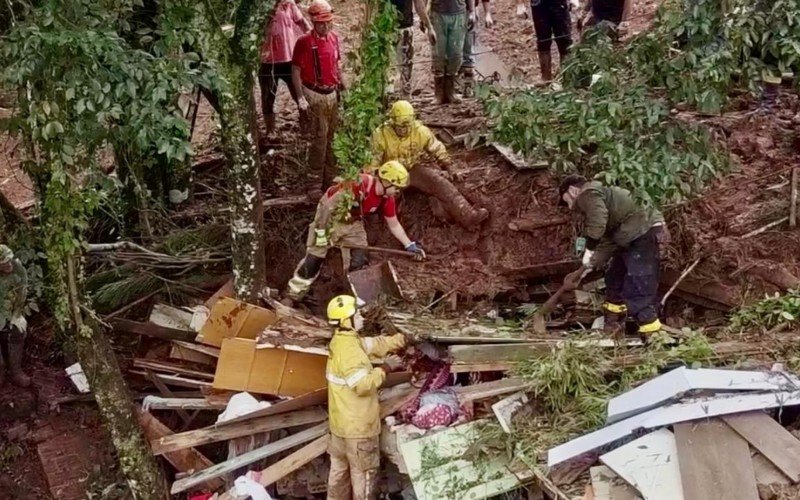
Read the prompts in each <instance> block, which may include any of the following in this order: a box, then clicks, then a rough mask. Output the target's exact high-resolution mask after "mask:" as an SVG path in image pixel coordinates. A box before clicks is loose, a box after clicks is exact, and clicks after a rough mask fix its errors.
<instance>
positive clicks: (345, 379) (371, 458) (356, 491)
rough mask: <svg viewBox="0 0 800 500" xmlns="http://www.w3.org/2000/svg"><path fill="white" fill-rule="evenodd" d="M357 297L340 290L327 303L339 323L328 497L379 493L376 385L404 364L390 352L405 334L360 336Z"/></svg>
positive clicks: (330, 375)
mask: <svg viewBox="0 0 800 500" xmlns="http://www.w3.org/2000/svg"><path fill="white" fill-rule="evenodd" d="M359 305H360V304H359V301H358V299H356V297H353V296H352V295H339V296H337V297H334V298H333V299H332V300H331V301H330V302H329V303H328V311H327V313H328V322H329V323H330V324H331V325H333V326H334V327H335V329H334V333H333V338H332V339H331V343H330V345H329V346H328V350H329V354H328V364H327V367H326V369H325V378H326V379H327V380H328V421H329V422H330V431H331V439H330V443H329V445H328V454H330V457H331V468H330V473H329V475H328V500H350V499H351V498H352V499H353V500H367V499H373V498H376V496H377V495H376V494H377V492H376V484H375V479H376V477H377V474H378V467H379V465H380V448H379V443H378V438H379V436H380V433H381V418H380V404H379V402H378V389H379V388H380V387H381V385H383V382H384V380H386V374H387V372H388V371H396V370H397V369H399V368H400V367H401V366H402V365H401V362H400V360H399V359H396V357H391V356H389V357H387V354H389V353H391V352H396V351H399V350H401V349H403V348H404V347H405V345H406V339H405V337H404V336H403V335H402V334H396V335H391V336H388V335H382V336H379V337H360V336H359V334H358V332H359V330H360V329H361V327H362V326H363V324H364V320H363V318H362V317H361V313H360V312H359V310H358V306H359ZM376 358H378V359H379V358H384V366H385V367H386V368H373V367H372V362H371V359H376Z"/></svg>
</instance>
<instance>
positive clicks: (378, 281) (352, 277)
mask: <svg viewBox="0 0 800 500" xmlns="http://www.w3.org/2000/svg"><path fill="white" fill-rule="evenodd" d="M347 280H348V281H349V282H350V288H351V289H352V290H353V293H354V294H355V295H356V296H357V297H358V298H359V299H361V300H363V301H364V303H365V304H371V303H373V302H375V301H376V300H378V298H379V297H381V296H383V297H391V298H396V299H402V298H403V292H402V291H401V290H400V285H398V284H397V273H396V272H395V270H394V266H392V263H391V262H390V261H388V260H387V261H384V262H382V263H380V264H377V265H374V266H370V267H367V268H364V269H359V270H358V271H350V272H349V273H347Z"/></svg>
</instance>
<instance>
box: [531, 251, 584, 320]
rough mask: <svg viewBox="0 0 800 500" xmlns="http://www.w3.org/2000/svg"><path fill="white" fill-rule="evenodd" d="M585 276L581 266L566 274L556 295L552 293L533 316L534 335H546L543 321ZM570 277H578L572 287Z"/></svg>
mask: <svg viewBox="0 0 800 500" xmlns="http://www.w3.org/2000/svg"><path fill="white" fill-rule="evenodd" d="M586 274H588V273H587V272H586V269H585V268H584V267H583V266H581V267H580V269H578V270H577V271H574V272H573V273H570V274H568V275H567V277H566V278H564V283H563V284H562V285H561V287H559V289H558V290H556V293H554V294H553V295H552V296H551V297H550V298H549V299H547V302H545V303H544V304H542V307H540V308H539V310H538V311H536V313H535V314H534V315H533V332H534V333H536V334H537V335H543V334H546V333H547V325H546V324H545V321H544V318H545V316H547V315H548V314H550V312H551V311H552V310H553V309H555V308H556V306H557V305H558V302H559V301H560V300H561V296H562V295H563V294H564V292H568V291H571V290H574V289H575V288H577V287H578V285H579V284H580V280H582V279H583V278H584V277H585V276H586ZM572 275H580V279H579V280H578V283H576V284H575V285H574V286H573V284H572V283H570V282H569V281H568V280H569V277H570V276H572Z"/></svg>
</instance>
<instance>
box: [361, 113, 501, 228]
mask: <svg viewBox="0 0 800 500" xmlns="http://www.w3.org/2000/svg"><path fill="white" fill-rule="evenodd" d="M425 155H429V156H430V157H432V158H433V159H435V160H436V161H437V163H438V164H439V165H440V166H441V167H442V169H443V170H445V171H446V172H448V175H447V177H452V176H453V173H452V172H451V164H452V162H451V160H450V155H449V154H447V149H446V148H445V146H444V144H442V142H441V141H439V140H438V139H437V138H436V137H435V136H434V135H433V132H431V131H430V129H429V128H428V127H426V126H425V125H424V124H423V123H422V122H421V121H419V120H417V119H416V114H415V112H414V107H413V106H412V105H411V103H409V102H408V101H397V102H395V103H394V104H392V107H391V109H390V110H389V119H388V120H387V121H386V122H385V123H383V124H382V125H380V126H379V127H378V128H376V129H375V131H374V132H373V133H372V158H373V160H372V161H373V163H372V165H371V166H370V170H375V169H377V168H378V165H380V164H382V163H383V162H387V161H391V160H396V161H399V162H400V163H402V164H403V165H405V167H406V168H407V169H408V172H409V176H410V186H411V187H413V188H416V189H418V190H420V191H422V192H423V193H425V194H426V195H427V196H429V197H433V200H432V201H433V203H432V205H434V203H437V202H438V203H440V204H441V205H442V208H443V209H444V211H445V212H447V214H448V215H449V216H450V217H452V218H453V219H454V220H455V221H456V222H457V223H458V224H459V225H461V226H462V227H464V228H471V227H473V226H476V225H478V224H480V223H481V222H483V221H484V220H486V218H487V217H489V211H488V210H486V209H485V208H477V209H476V208H475V207H473V206H472V205H471V204H470V202H469V201H467V199H466V198H464V196H463V195H462V194H461V193H460V192H459V191H458V188H456V187H455V185H453V183H452V182H450V181H449V180H448V179H447V178H446V177H445V175H442V173H440V172H437V171H435V170H434V169H432V168H429V167H426V166H423V165H418V163H419V161H420V160H421V159H422V158H423V156H425ZM434 200H435V201H434ZM434 210H435V209H434Z"/></svg>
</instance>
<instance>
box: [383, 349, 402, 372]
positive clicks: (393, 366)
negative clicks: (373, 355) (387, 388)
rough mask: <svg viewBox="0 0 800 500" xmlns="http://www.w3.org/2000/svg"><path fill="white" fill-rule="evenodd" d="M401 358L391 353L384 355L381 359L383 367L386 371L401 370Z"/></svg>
mask: <svg viewBox="0 0 800 500" xmlns="http://www.w3.org/2000/svg"><path fill="white" fill-rule="evenodd" d="M404 368H405V367H404V366H403V360H401V359H400V358H399V357H398V356H395V355H393V354H391V355H389V356H386V357H385V358H384V359H383V369H384V371H385V372H386V373H392V372H400V371H403V369H404Z"/></svg>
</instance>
